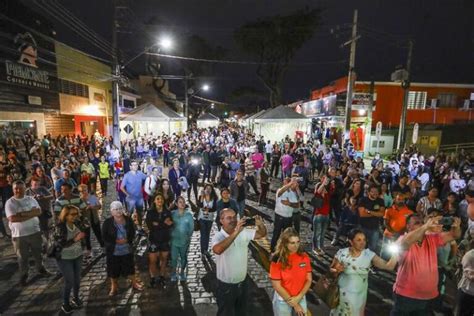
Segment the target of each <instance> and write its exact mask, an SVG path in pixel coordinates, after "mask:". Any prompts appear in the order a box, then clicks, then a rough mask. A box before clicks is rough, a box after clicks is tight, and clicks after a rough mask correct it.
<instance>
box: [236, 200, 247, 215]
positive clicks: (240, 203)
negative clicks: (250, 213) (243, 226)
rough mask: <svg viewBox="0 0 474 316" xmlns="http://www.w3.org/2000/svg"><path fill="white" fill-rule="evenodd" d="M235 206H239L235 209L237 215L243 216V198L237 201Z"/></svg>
mask: <svg viewBox="0 0 474 316" xmlns="http://www.w3.org/2000/svg"><path fill="white" fill-rule="evenodd" d="M237 206H238V207H239V209H238V210H235V211H237V213H238V214H239V217H240V218H242V217H244V213H245V200H243V201H237Z"/></svg>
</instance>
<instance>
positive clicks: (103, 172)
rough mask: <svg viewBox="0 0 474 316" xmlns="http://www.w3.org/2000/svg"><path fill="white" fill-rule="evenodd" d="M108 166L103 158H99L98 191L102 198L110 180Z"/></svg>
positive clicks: (105, 193)
mask: <svg viewBox="0 0 474 316" xmlns="http://www.w3.org/2000/svg"><path fill="white" fill-rule="evenodd" d="M109 170H110V166H109V163H108V162H107V160H106V159H105V156H102V157H100V162H99V180H100V190H101V191H102V196H103V197H104V196H106V195H107V183H108V181H109V178H110V171H109Z"/></svg>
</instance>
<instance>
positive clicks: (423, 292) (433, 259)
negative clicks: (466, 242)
mask: <svg viewBox="0 0 474 316" xmlns="http://www.w3.org/2000/svg"><path fill="white" fill-rule="evenodd" d="M441 219H442V217H441V216H438V217H431V218H428V220H427V222H426V223H425V224H423V221H422V219H421V217H420V215H418V214H413V215H410V216H409V217H408V218H407V230H408V233H406V234H405V235H403V236H401V237H400V238H399V239H398V241H397V243H398V244H400V247H401V253H400V256H399V261H398V262H399V268H398V272H397V278H396V281H395V283H394V285H393V292H394V305H393V308H392V311H391V313H390V315H391V316H401V315H427V313H428V304H429V302H430V301H431V300H432V299H434V298H436V297H437V296H438V257H437V249H438V248H439V247H441V246H444V245H445V244H446V243H448V242H451V241H453V240H455V239H458V238H459V237H460V236H461V229H460V224H461V221H460V220H459V218H454V222H453V224H452V225H451V229H450V230H449V231H446V232H441V230H442V225H441V224H440V220H441Z"/></svg>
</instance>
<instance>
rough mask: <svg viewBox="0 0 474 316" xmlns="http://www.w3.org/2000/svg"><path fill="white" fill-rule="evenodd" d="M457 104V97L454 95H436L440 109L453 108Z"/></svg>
mask: <svg viewBox="0 0 474 316" xmlns="http://www.w3.org/2000/svg"><path fill="white" fill-rule="evenodd" d="M456 102H457V95H456V94H454V93H440V94H438V104H439V105H438V106H439V107H441V108H455V107H456Z"/></svg>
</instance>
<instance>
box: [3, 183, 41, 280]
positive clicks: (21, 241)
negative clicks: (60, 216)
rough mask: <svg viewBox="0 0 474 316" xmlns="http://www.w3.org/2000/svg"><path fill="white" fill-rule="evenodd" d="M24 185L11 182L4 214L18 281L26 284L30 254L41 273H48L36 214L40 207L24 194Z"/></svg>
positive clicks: (37, 214) (38, 212)
mask: <svg viewBox="0 0 474 316" xmlns="http://www.w3.org/2000/svg"><path fill="white" fill-rule="evenodd" d="M25 190H26V185H25V183H24V182H23V181H21V180H17V181H15V182H14V183H13V194H14V195H13V196H12V197H11V198H10V199H8V201H7V202H6V203H5V214H6V217H7V218H8V221H9V226H10V230H11V232H12V242H13V248H14V249H15V253H16V256H17V258H18V265H19V267H20V273H21V278H20V283H21V285H26V283H27V280H28V260H29V258H30V255H32V256H33V257H34V258H35V264H36V269H37V270H38V273H40V274H41V275H45V276H47V275H49V274H50V273H49V272H48V271H47V270H46V269H45V268H44V266H43V258H42V253H41V250H42V242H43V240H42V238H41V229H40V223H39V219H38V216H40V215H41V208H40V206H39V204H38V202H37V201H36V200H35V199H34V198H33V197H32V196H26V195H25Z"/></svg>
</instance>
